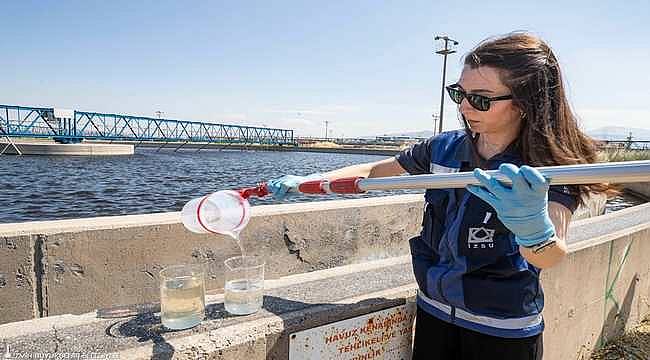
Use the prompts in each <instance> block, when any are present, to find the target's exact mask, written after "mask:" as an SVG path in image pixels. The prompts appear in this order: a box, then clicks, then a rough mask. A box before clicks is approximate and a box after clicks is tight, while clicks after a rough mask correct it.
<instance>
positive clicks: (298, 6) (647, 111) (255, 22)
mask: <svg viewBox="0 0 650 360" xmlns="http://www.w3.org/2000/svg"><path fill="white" fill-rule="evenodd" d="M1 12H2V13H3V16H2V21H1V22H0V34H2V42H0V47H1V49H2V54H3V55H2V56H0V81H1V84H2V86H0V104H8V105H22V106H43V107H58V108H67V109H76V110H82V111H95V112H107V113H117V114H129V115H139V116H151V117H156V113H155V112H156V111H161V112H162V116H163V117H165V118H172V119H182V120H195V121H206V122H215V123H225V124H237V125H251V126H268V127H273V128H283V129H293V130H295V133H296V135H298V136H321V137H322V136H324V135H325V127H326V125H325V122H327V129H328V132H329V134H328V135H329V136H334V137H358V136H371V135H381V134H391V133H401V132H410V131H421V130H431V129H432V128H433V121H432V114H433V113H438V112H439V108H440V95H441V78H442V67H443V62H442V56H441V55H437V54H435V52H434V51H435V50H436V47H437V46H438V45H439V42H436V41H434V36H435V35H442V34H445V35H448V36H449V37H451V38H453V39H455V40H457V41H458V42H459V45H458V46H457V47H456V50H457V53H455V54H452V55H450V56H449V57H448V64H447V79H446V83H447V84H451V83H453V82H455V81H456V80H457V79H458V77H459V75H460V72H461V70H462V65H461V64H462V55H463V54H465V53H467V52H468V51H470V50H471V49H472V48H473V47H474V46H476V44H478V43H479V42H480V41H481V40H483V39H485V38H488V37H492V36H496V35H501V34H505V33H508V32H511V31H515V30H524V31H529V32H532V33H534V34H536V35H538V36H540V37H542V38H543V39H544V40H546V41H547V42H548V43H549V44H550V46H551V47H552V48H553V50H554V51H555V53H556V55H557V57H558V58H559V61H560V64H561V66H562V69H563V72H564V79H565V82H566V84H567V86H568V96H569V100H570V102H571V104H572V106H573V109H574V111H575V112H576V113H577V115H578V116H579V119H580V124H581V126H582V128H583V129H585V130H590V129H596V128H600V127H604V126H623V127H631V128H644V129H650V96H649V95H650V90H649V89H650V86H649V85H648V84H650V66H648V64H650V24H648V21H649V16H650V2H649V1H647V0H626V1H625V2H620V1H613V0H612V1H593V0H592V1H582V0H579V1H555V0H547V1H544V2H533V1H494V0H493V1H480V2H479V1H448V2H440V1H370V0H368V1H365V0H358V1H336V0H331V1H306V0H304V1H244V0H242V1H119V0H112V1H90V0H89V1H65V0H58V1H47V0H42V1H29V0H6V1H3V5H2V10H1ZM459 126H460V123H459V121H458V117H457V114H456V106H455V104H453V103H451V101H450V100H449V98H446V99H445V112H444V121H443V127H444V129H454V128H458V127H459Z"/></svg>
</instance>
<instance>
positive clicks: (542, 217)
mask: <svg viewBox="0 0 650 360" xmlns="http://www.w3.org/2000/svg"><path fill="white" fill-rule="evenodd" d="M499 172H501V173H502V174H503V175H505V176H506V177H508V178H509V179H510V180H511V181H512V187H507V186H505V185H503V184H502V183H501V182H499V181H498V180H497V179H496V178H494V177H492V176H490V175H488V174H487V173H486V172H485V171H483V170H481V169H474V176H475V177H476V178H477V179H478V181H479V182H480V183H481V185H483V186H484V187H481V186H476V185H468V186H467V190H468V191H469V192H471V193H472V194H474V195H476V196H478V197H479V198H481V199H483V201H485V202H487V203H488V204H490V205H491V206H492V207H493V208H494V209H495V210H496V212H497V216H498V217H499V220H501V222H502V223H503V224H504V225H505V226H506V227H507V228H508V229H510V231H512V233H513V234H515V240H516V241H517V243H518V244H519V245H521V246H524V247H532V246H535V245H538V244H541V243H543V242H545V241H547V240H548V239H550V238H551V237H553V236H555V227H554V226H553V223H552V222H551V219H550V217H549V215H548V188H549V182H548V180H546V178H544V176H543V175H542V174H541V173H540V172H539V171H537V170H536V169H534V168H532V167H530V166H526V165H524V166H522V167H521V168H518V167H517V166H515V165H513V164H501V166H499Z"/></svg>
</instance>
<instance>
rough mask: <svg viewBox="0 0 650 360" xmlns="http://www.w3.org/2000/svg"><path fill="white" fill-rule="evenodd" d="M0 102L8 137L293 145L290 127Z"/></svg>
mask: <svg viewBox="0 0 650 360" xmlns="http://www.w3.org/2000/svg"><path fill="white" fill-rule="evenodd" d="M54 114H55V111H54V109H53V108H36V107H24V106H15V105H0V126H1V127H2V128H3V131H4V132H5V133H6V134H7V135H8V136H13V137H17V136H20V137H52V138H55V139H79V140H80V139H98V140H116V141H138V142H144V141H153V142H183V143H189V142H202V143H223V144H262V145H296V141H295V140H294V136H293V130H287V129H275V128H266V127H253V126H241V125H226V124H215V123H207V122H198V121H186V120H175V119H156V118H150V117H142V116H130V115H120V114H105V113H96V112H86V111H74V113H73V117H72V118H69V119H66V118H64V119H62V118H58V117H55V116H54Z"/></svg>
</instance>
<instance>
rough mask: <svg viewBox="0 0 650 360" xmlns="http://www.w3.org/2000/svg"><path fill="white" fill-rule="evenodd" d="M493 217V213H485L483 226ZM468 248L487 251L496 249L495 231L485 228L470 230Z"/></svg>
mask: <svg viewBox="0 0 650 360" xmlns="http://www.w3.org/2000/svg"><path fill="white" fill-rule="evenodd" d="M491 217H492V213H491V212H487V213H485V218H484V219H483V224H487V223H488V221H489V220H490V218H491ZM467 247H468V248H470V249H487V248H490V249H491V248H493V247H494V230H493V229H488V228H486V227H484V226H481V227H472V228H469V234H468V236H467Z"/></svg>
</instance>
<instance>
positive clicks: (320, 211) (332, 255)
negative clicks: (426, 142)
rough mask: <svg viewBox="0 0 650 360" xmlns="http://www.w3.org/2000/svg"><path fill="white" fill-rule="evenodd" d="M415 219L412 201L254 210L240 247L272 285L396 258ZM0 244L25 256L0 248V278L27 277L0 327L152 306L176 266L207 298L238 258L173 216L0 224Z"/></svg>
mask: <svg viewBox="0 0 650 360" xmlns="http://www.w3.org/2000/svg"><path fill="white" fill-rule="evenodd" d="M297 214H299V216H296V215H297ZM421 217H422V196H421V195H400V196H391V197H381V198H368V199H354V200H334V201H322V202H312V203H299V204H286V205H267V206H256V207H254V208H253V211H252V218H251V221H250V223H249V225H248V226H247V227H246V229H245V230H244V231H243V232H242V234H241V241H242V243H243V246H244V248H245V249H246V251H247V253H251V254H255V255H261V256H263V257H264V258H266V259H267V277H268V278H277V277H281V276H286V275H291V274H298V273H305V272H309V271H314V270H320V269H326V268H332V267H336V266H341V265H347V264H354V263H362V262H366V261H369V260H376V259H383V258H390V257H395V256H400V255H405V254H407V253H408V239H409V238H410V237H411V236H412V235H413V234H415V233H417V231H419V227H420V222H421ZM0 239H5V240H6V241H9V242H12V243H16V244H20V245H19V248H20V249H16V251H22V252H23V253H25V254H26V257H25V259H24V260H21V259H22V258H18V259H17V260H16V259H15V258H14V255H13V253H14V252H15V251H14V250H9V249H2V248H0V259H4V258H5V257H6V259H11V260H10V261H8V262H1V263H0V274H5V276H9V275H6V274H14V273H15V272H16V271H17V270H16V269H18V268H20V267H23V268H28V269H33V270H32V271H31V273H33V274H34V282H33V283H34V286H33V287H31V288H29V289H28V290H29V291H31V292H32V293H31V294H29V295H28V291H25V293H24V294H23V293H21V295H20V297H17V296H18V295H17V294H16V293H15V291H13V290H11V291H10V290H9V288H0V304H14V305H15V306H17V304H22V305H21V306H22V307H24V309H22V308H21V309H22V310H21V311H15V310H18V309H14V308H13V307H12V308H7V311H6V312H1V313H0V323H5V322H9V321H16V320H24V319H29V318H33V317H39V316H48V315H57V314H66V313H77V314H78V313H84V312H87V311H91V310H93V309H97V308H102V307H110V306H115V305H121V304H135V303H146V302H151V301H155V300H156V299H157V298H158V296H159V289H158V281H159V279H158V271H159V270H161V269H162V268H163V267H164V266H167V265H171V264H177V263H206V264H207V266H208V281H207V287H208V289H220V288H221V287H222V286H223V273H224V271H223V270H224V269H223V260H224V259H226V258H228V257H230V256H234V255H238V254H239V252H240V250H239V247H238V246H237V245H236V243H235V242H234V241H233V240H232V239H231V238H228V237H225V236H215V235H197V234H193V233H190V232H188V231H187V230H185V229H184V228H183V226H182V225H181V224H180V218H179V213H164V214H149V215H132V216H116V217H104V218H90V219H75V220H62V221H46V222H32V223H17V224H2V225H0ZM12 276H13V275H12ZM14 305H12V306H14Z"/></svg>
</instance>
